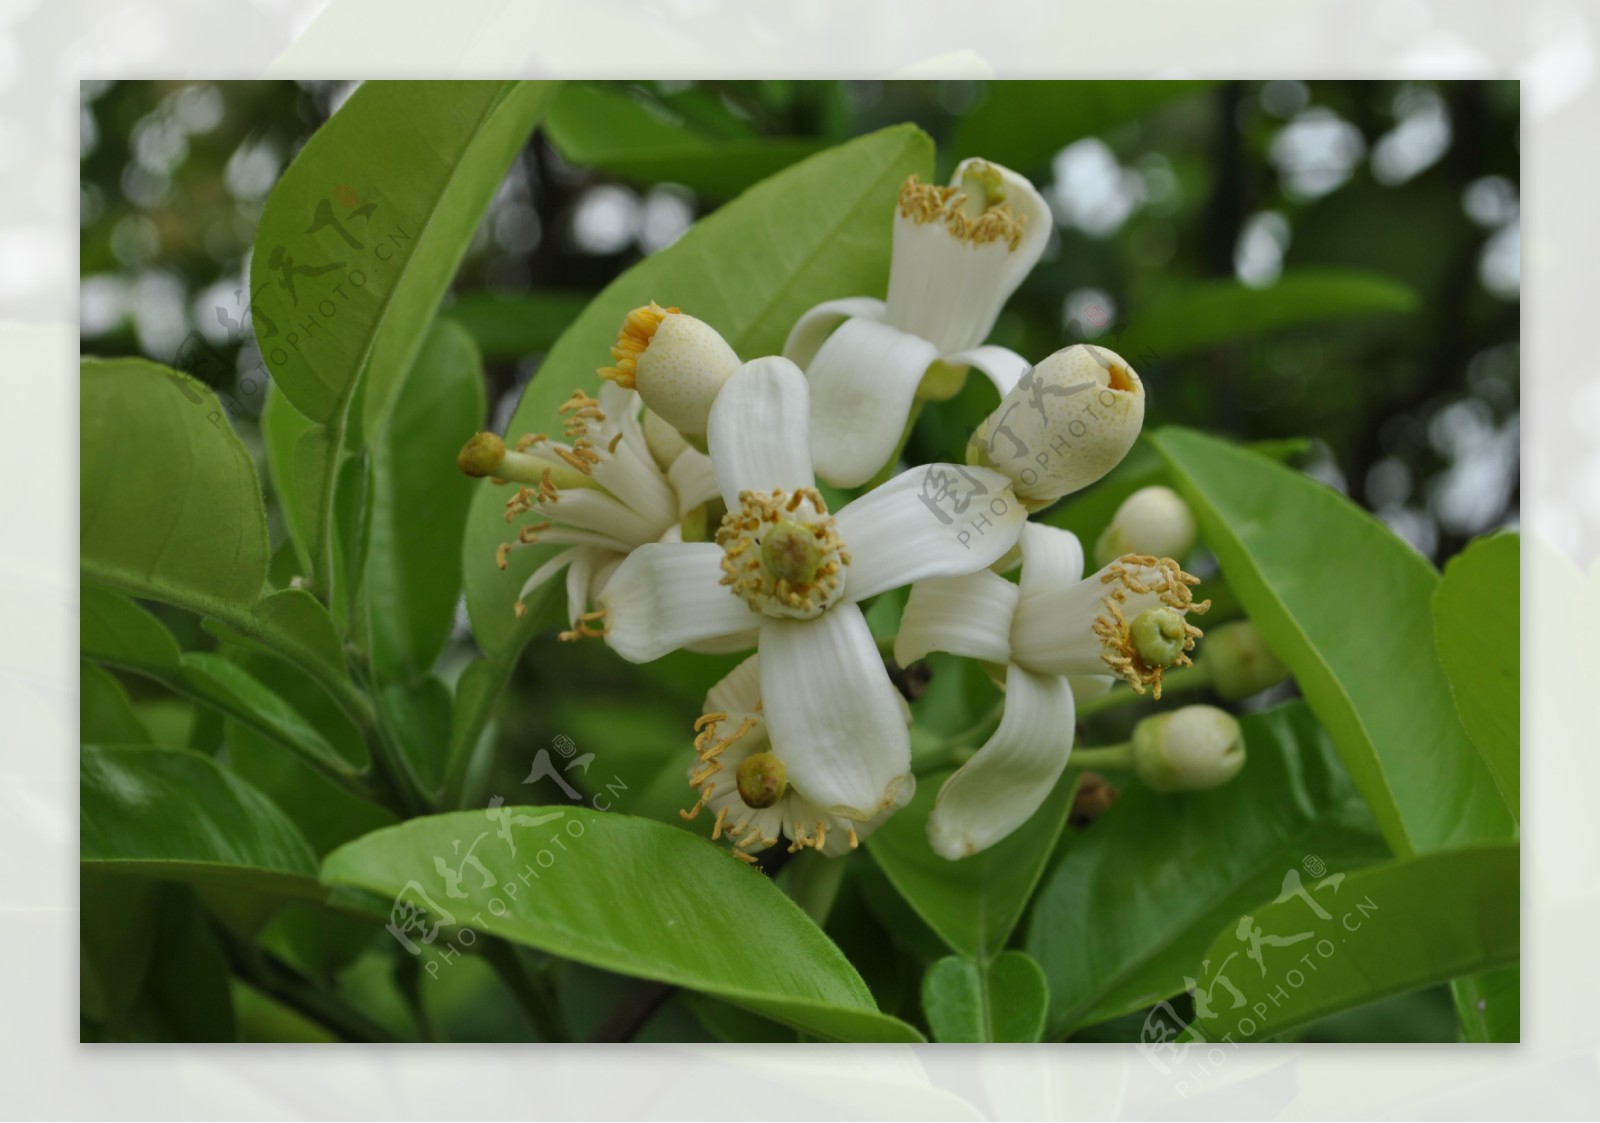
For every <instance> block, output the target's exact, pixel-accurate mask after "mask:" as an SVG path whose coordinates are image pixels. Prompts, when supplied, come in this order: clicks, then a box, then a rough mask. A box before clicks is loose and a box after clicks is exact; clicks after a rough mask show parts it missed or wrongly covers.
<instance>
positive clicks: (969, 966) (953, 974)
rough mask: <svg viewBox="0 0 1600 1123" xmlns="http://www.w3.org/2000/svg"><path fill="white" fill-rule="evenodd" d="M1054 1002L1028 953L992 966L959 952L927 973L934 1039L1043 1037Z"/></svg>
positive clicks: (1005, 956) (925, 1005) (1012, 954)
mask: <svg viewBox="0 0 1600 1123" xmlns="http://www.w3.org/2000/svg"><path fill="white" fill-rule="evenodd" d="M1049 1002H1050V993H1049V984H1048V983H1047V982H1046V981H1045V977H1044V972H1043V971H1042V970H1040V969H1039V965H1038V964H1037V963H1035V962H1034V961H1033V959H1032V958H1030V957H1029V956H1028V955H1027V954H1026V953H1024V952H1020V951H1007V952H1002V953H1001V954H1000V955H999V956H997V957H996V958H995V960H994V961H993V962H992V963H990V964H988V965H987V966H983V965H980V964H978V963H974V962H973V961H972V960H970V959H963V958H961V957H960V956H957V955H951V956H946V957H945V958H944V959H941V960H939V961H938V962H937V963H935V964H934V965H933V966H932V967H930V968H928V973H927V974H926V975H924V976H923V977H922V1009H923V1011H924V1012H925V1013H926V1014H927V1015H928V1025H929V1027H930V1028H931V1029H932V1030H933V1039H934V1040H935V1041H964V1042H983V1041H1038V1040H1039V1035H1040V1034H1041V1033H1043V1032H1044V1016H1045V1010H1046V1008H1047V1006H1048V1005H1049Z"/></svg>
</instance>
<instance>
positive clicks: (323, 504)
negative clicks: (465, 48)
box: [250, 82, 552, 586]
mask: <svg viewBox="0 0 1600 1123" xmlns="http://www.w3.org/2000/svg"><path fill="white" fill-rule="evenodd" d="M551 93H552V87H551V85H550V84H549V83H544V82H367V83H365V84H363V85H362V86H361V87H360V88H359V89H357V90H356V92H355V93H354V94H352V95H351V96H350V99H349V100H348V101H347V102H346V103H345V104H344V105H343V106H342V107H340V109H339V111H338V112H337V113H335V114H334V115H333V117H332V118H331V119H330V120H329V121H328V122H327V124H325V125H324V126H323V127H322V128H320V129H318V130H317V132H316V133H315V134H314V135H313V136H312V137H311V139H310V140H309V141H307V142H306V145H305V147H304V148H302V149H301V150H300V152H299V154H298V155H297V156H296V157H295V159H294V162H293V163H292V164H290V165H289V167H288V169H287V170H286V171H285V172H284V174H283V177H282V178H281V179H280V180H279V181H278V183H277V185H276V186H275V187H274V188H273V190H272V194H271V195H270V196H268V199H267V205H266V209H265V211H264V212H263V213H262V216H261V224H260V226H259V228H258V229H257V231H256V241H255V250H254V252H253V253H252V255H251V259H250V292H251V313H252V320H253V323H254V328H255V334H256V340H257V342H258V343H259V344H260V347H261V354H262V358H263V359H264V361H265V362H266V364H267V367H268V369H269V370H270V371H271V372H272V376H273V379H274V381H275V382H276V383H277V385H278V386H279V387H280V388H281V389H282V391H283V393H284V395H285V396H286V397H287V399H288V401H289V402H291V403H292V404H293V405H294V406H295V408H296V409H298V410H299V412H300V413H302V414H303V415H304V416H305V417H306V418H307V419H308V420H310V421H311V422H313V423H314V424H315V425H316V426H317V428H314V429H310V430H308V431H306V432H305V433H304V434H302V435H301V436H300V438H299V439H298V441H297V442H296V445H295V451H294V456H293V459H294V468H293V476H294V479H295V481H296V482H295V485H294V490H295V492H296V493H297V500H298V501H297V506H298V508H299V510H300V512H301V515H300V516H299V517H297V519H296V520H295V521H296V522H297V523H298V524H299V525H300V526H301V528H302V530H303V532H308V533H309V535H310V539H309V541H310V547H309V549H308V550H307V553H308V554H309V555H310V558H309V560H310V562H311V565H312V569H313V571H314V573H315V574H316V576H317V578H318V580H319V583H320V584H321V585H322V586H326V585H327V582H328V579H329V575H328V573H327V570H328V569H329V568H330V558H331V540H332V539H331V533H330V531H331V527H330V526H329V516H330V506H331V504H330V502H329V497H330V496H331V495H332V494H333V489H334V481H335V480H336V479H337V477H338V474H339V460H340V457H339V450H340V449H341V448H342V447H343V446H344V444H345V436H346V423H347V419H348V415H349V411H350V407H351V402H352V400H353V399H354V398H355V397H356V396H357V389H358V386H359V387H361V395H360V396H361V403H360V407H359V414H358V415H357V416H356V418H355V421H356V422H358V424H359V430H358V431H359V432H365V433H368V434H370V433H374V432H376V431H378V429H379V428H380V427H381V424H382V421H383V419H384V418H385V416H386V415H387V412H388V409H389V406H390V404H391V402H392V400H393V397H394V393H395V391H396V390H397V388H398V386H399V384H400V380H401V378H402V377H403V376H404V374H405V372H406V371H407V370H409V369H410V367H411V364H412V361H413V360H414V359H415V357H416V355H417V351H418V349H419V348H420V347H421V345H422V340H423V336H424V335H425V334H426V332H427V330H428V325H429V324H430V323H431V322H432V320H433V314H434V311H435V309H437V307H438V306H439V303H440V301H441V300H442V299H443V297H444V294H445V292H446V290H447V289H448V288H449V286H450V282H451V280H452V279H453V278H454V276H455V272H456V268H457V266H458V265H459V264H460V261H461V258H462V255H463V254H464V253H465V252H466V249H467V246H468V244H469V242H470V241H471V239H472V235H473V233H474V232H475V231H476V230H477V228H478V224H479V222H480V221H481V219H482V217H483V214H484V212H485V211H486V210H487V209H488V206H489V202H490V200H491V199H493V197H494V193H495V190H496V189H497V188H498V187H499V185H500V182H501V180H502V179H504V177H505V174H506V169H507V168H508V167H509V166H510V164H511V161H512V160H513V159H514V158H515V157H516V155H517V153H518V152H519V151H521V149H522V146H523V144H524V143H525V142H526V141H527V138H528V135H529V133H531V132H532V130H533V126H534V124H535V123H536V122H537V120H538V118H539V114H540V113H541V112H542V110H543V109H544V107H545V105H546V104H547V102H548V101H549V98H550V96H551ZM280 475H285V474H284V473H280ZM307 521H310V522H311V523H312V525H311V526H309V527H306V526H305V523H306V522H307Z"/></svg>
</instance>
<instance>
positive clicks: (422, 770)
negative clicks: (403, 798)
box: [380, 675, 451, 791]
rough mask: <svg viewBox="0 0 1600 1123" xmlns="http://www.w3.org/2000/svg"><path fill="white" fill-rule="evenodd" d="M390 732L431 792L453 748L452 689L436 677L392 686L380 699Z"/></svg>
mask: <svg viewBox="0 0 1600 1123" xmlns="http://www.w3.org/2000/svg"><path fill="white" fill-rule="evenodd" d="M380 702H381V704H382V707H383V711H384V714H385V715H386V716H387V717H388V719H389V728H391V729H393V730H394V731H395V734H396V736H398V737H399V738H400V745H401V748H403V749H404V750H405V753H406V756H407V757H409V758H410V760H411V765H412V768H413V769H415V771H416V773H417V776H418V777H419V778H420V779H421V780H422V782H423V785H424V786H425V787H426V788H427V789H428V790H430V791H431V790H433V789H434V788H436V787H437V786H438V784H439V781H440V779H441V776H440V773H441V772H442V770H443V768H444V760H445V751H446V749H447V747H448V746H449V744H450V718H451V699H450V689H449V688H448V687H447V686H445V684H444V683H443V682H441V681H440V680H439V679H438V678H437V677H436V676H434V675H427V676H424V677H423V678H420V679H417V680H416V681H415V682H411V683H398V682H392V683H390V684H389V685H388V686H386V687H384V688H383V694H382V695H381V697H380Z"/></svg>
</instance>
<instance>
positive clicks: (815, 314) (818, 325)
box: [783, 296, 883, 368]
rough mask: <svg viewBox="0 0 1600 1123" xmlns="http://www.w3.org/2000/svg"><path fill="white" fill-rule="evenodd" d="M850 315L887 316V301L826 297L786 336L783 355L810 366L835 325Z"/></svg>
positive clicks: (877, 318)
mask: <svg viewBox="0 0 1600 1123" xmlns="http://www.w3.org/2000/svg"><path fill="white" fill-rule="evenodd" d="M849 319H862V320H881V319H883V301H881V300H875V299H874V298H872V297H870V296H847V297H845V298H844V299H842V300H824V301H823V302H822V303H821V304H819V305H817V306H816V307H815V308H812V309H811V310H810V311H808V312H807V313H806V314H805V315H803V316H801V317H800V319H799V320H797V321H795V325H794V327H793V328H791V329H790V330H789V338H788V339H786V340H784V343H783V357H784V358H786V359H788V360H790V361H791V362H793V363H795V364H796V365H797V366H799V367H802V368H804V367H806V366H808V365H809V364H810V362H811V360H812V359H814V358H815V357H816V354H817V351H818V350H819V349H820V348H821V347H822V343H823V341H824V340H826V339H827V338H828V335H829V334H830V333H831V332H832V331H833V329H834V328H836V327H838V326H839V325H840V324H842V323H844V322H845V321H846V320H849Z"/></svg>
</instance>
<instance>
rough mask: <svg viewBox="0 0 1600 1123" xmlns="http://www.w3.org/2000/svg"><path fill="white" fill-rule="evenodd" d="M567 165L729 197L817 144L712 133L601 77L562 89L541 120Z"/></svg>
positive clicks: (808, 152) (806, 140) (818, 144)
mask: <svg viewBox="0 0 1600 1123" xmlns="http://www.w3.org/2000/svg"><path fill="white" fill-rule="evenodd" d="M544 127H545V131H546V133H547V135H548V136H549V137H550V142H551V143H552V144H554V145H555V148H556V151H558V152H560V153H561V156H562V158H563V159H564V160H566V161H567V162H568V163H569V164H577V165H579V166H581V167H586V168H594V169H596V170H598V171H603V172H609V173H611V174H612V175H616V176H620V177H621V178H623V179H629V180H633V181H635V182H637V183H676V184H681V185H682V186H684V187H687V188H689V189H690V190H691V191H698V192H700V193H702V194H705V195H710V196H712V197H714V198H719V199H726V198H729V197H731V196H733V195H737V194H738V193H739V192H741V191H743V190H744V189H745V188H747V187H749V186H750V185H751V184H754V183H757V182H759V181H760V180H763V179H765V178H766V177H767V176H769V175H772V174H774V173H776V172H780V171H782V170H783V169H784V168H786V167H788V166H789V165H790V164H793V163H795V162H796V161H798V160H802V159H804V158H805V157H807V156H810V155H811V154H812V153H814V152H816V151H817V149H818V148H820V147H821V146H822V142H821V141H820V140H816V139H813V138H809V137H758V136H745V137H714V136H709V135H706V134H703V133H700V132H699V131H698V130H696V129H695V128H694V127H693V126H692V125H690V124H688V123H686V122H685V121H683V120H682V119H681V118H679V117H678V115H677V114H675V113H673V112H672V111H671V110H670V109H668V108H667V107H666V106H664V105H662V104H661V103H660V102H650V103H647V102H646V101H645V100H643V98H642V96H635V95H634V94H632V93H630V92H628V91H627V90H626V89H624V88H621V87H618V86H616V85H613V84H610V83H607V84H605V85H596V84H592V83H570V84H568V85H566V86H564V87H562V89H561V92H560V94H559V95H557V97H556V99H555V101H554V102H553V103H552V104H551V106H550V112H549V115H548V117H547V118H546V120H545V123H544Z"/></svg>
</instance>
